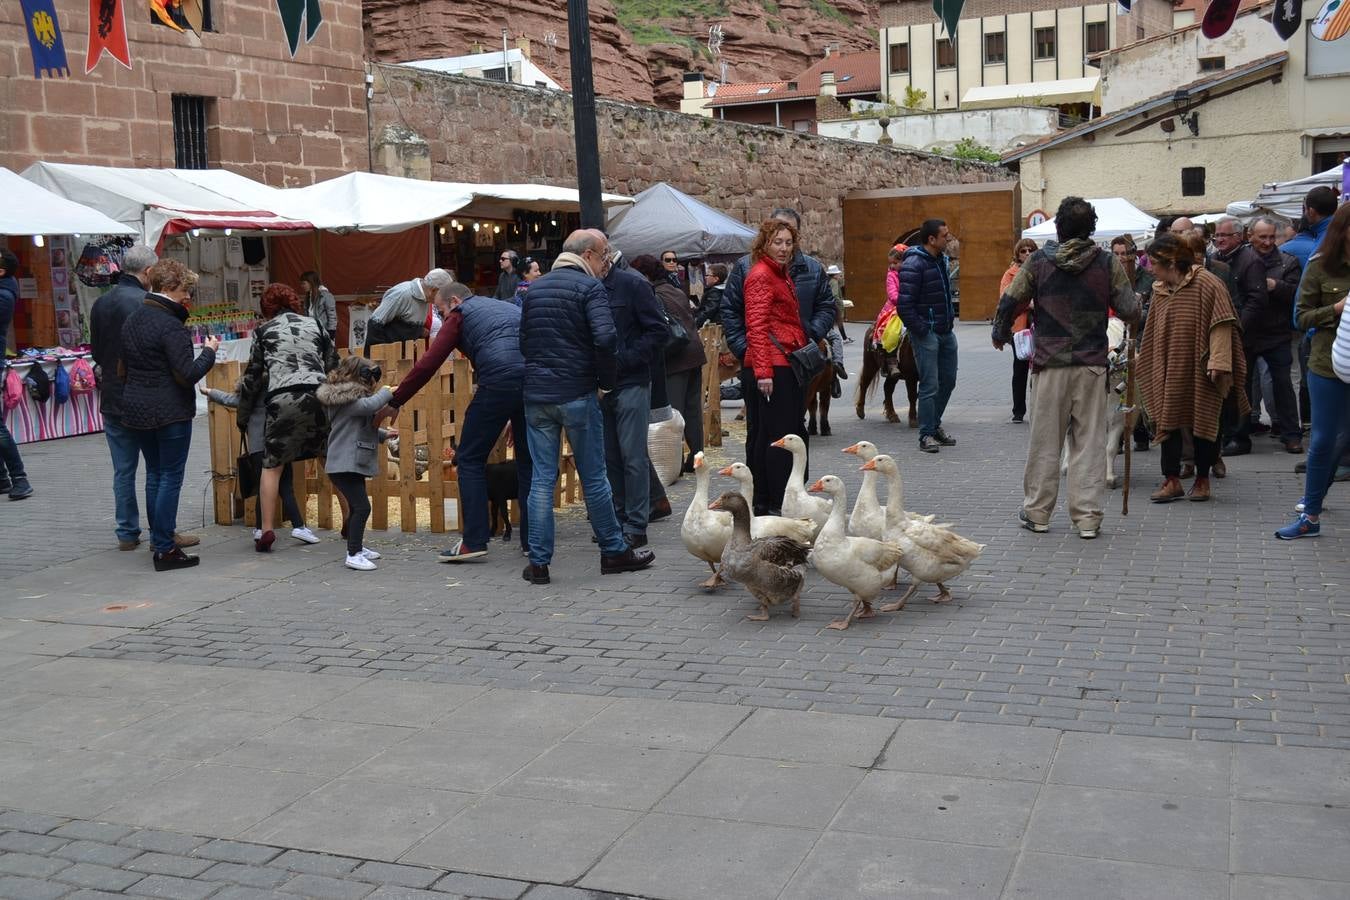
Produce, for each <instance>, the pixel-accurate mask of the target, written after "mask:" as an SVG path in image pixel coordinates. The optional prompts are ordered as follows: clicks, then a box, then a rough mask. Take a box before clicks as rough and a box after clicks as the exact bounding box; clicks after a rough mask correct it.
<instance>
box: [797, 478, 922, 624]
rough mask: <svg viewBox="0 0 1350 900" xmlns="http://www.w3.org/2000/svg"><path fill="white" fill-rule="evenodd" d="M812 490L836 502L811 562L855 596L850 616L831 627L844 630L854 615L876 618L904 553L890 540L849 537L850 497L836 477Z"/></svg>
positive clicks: (898, 545)
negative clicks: (883, 593) (879, 601)
mask: <svg viewBox="0 0 1350 900" xmlns="http://www.w3.org/2000/svg"><path fill="white" fill-rule="evenodd" d="M811 490H812V491H813V492H823V493H826V494H829V495H830V499H831V500H832V501H833V503H832V505H831V509H830V517H829V519H828V520H827V521H826V523H825V527H824V528H822V529H821V530H820V534H818V535H816V545H815V547H814V548H813V549H812V550H811V561H812V562H813V563H814V564H815V567H816V571H817V572H819V573H820V574H821V575H822V576H824V577H825V578H826V579H827V580H828V581H832V582H834V583H835V584H837V585H839V586H840V587H842V588H845V589H847V590H848V592H849V593H851V594H852V595H853V606H852V607H851V608H850V609H849V613H848V615H847V616H845V617H844V618H843V619H841V620H839V621H836V622H831V623H830V625H829V627H830V628H837V629H839V630H843V629H845V628H847V627H848V625H849V622H851V621H852V620H853V618H854V616H857V617H858V618H860V619H867V618H871V617H872V616H873V615H875V613H874V612H873V611H872V601H873V600H875V599H876V598H877V597H879V596H881V591H882V589H883V588H884V587H885V586H886V585H887V584H888V583H889V582H890V579H891V572H892V570H893V569H894V568H895V566H896V563H898V562H899V561H900V556H901V554H902V553H903V552H904V551H903V548H902V547H901V546H900V544H898V543H894V542H891V541H878V540H873V539H872V538H867V537H850V536H849V534H848V532H847V529H846V527H845V524H844V523H845V514H844V510H845V508H846V507H847V505H848V495H847V492H846V491H845V489H844V482H842V481H840V480H839V479H838V478H837V477H835V476H834V475H826V476H825V477H824V478H822V479H820V480H819V481H817V482H816V483H815V484H813V485H811Z"/></svg>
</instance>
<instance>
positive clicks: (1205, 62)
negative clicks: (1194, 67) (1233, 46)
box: [1200, 56, 1228, 72]
mask: <svg viewBox="0 0 1350 900" xmlns="http://www.w3.org/2000/svg"><path fill="white" fill-rule="evenodd" d="M1226 68H1228V66H1226V65H1224V58H1223V57H1222V56H1202V57H1200V71H1201V72H1222V71H1223V70H1224V69H1226Z"/></svg>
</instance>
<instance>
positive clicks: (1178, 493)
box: [1148, 478, 1186, 503]
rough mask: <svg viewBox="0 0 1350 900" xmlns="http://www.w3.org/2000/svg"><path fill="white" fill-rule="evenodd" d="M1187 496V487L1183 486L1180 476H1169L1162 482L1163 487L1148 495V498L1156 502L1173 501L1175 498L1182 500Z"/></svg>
mask: <svg viewBox="0 0 1350 900" xmlns="http://www.w3.org/2000/svg"><path fill="white" fill-rule="evenodd" d="M1184 496H1186V489H1185V488H1184V487H1182V486H1181V479H1180V478H1168V479H1167V480H1166V481H1164V482H1163V483H1162V487H1160V488H1158V489H1157V490H1156V491H1154V492H1153V493H1151V494H1149V495H1148V499H1150V500H1152V501H1153V502H1154V503H1171V502H1172V501H1173V500H1180V499H1181V498H1182V497H1184Z"/></svg>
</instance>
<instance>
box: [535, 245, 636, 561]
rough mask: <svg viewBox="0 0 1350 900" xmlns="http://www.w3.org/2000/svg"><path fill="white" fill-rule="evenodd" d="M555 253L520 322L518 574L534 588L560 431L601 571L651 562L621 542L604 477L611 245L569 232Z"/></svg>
mask: <svg viewBox="0 0 1350 900" xmlns="http://www.w3.org/2000/svg"><path fill="white" fill-rule="evenodd" d="M562 249H563V252H562V253H561V254H559V255H558V258H557V259H556V260H554V262H553V268H552V270H551V271H550V272H549V273H548V274H547V275H544V276H543V277H541V278H538V279H536V280H535V281H534V283H532V284H531V285H530V290H529V293H527V294H526V295H525V299H524V302H523V304H522V306H521V314H520V353H521V356H522V357H524V359H525V429H526V435H527V436H528V439H529V443H530V457H531V459H533V460H534V478H533V479H532V481H531V483H530V500H529V507H528V509H529V517H530V537H529V543H530V562H529V564H528V565H526V566H525V570H524V572H523V573H522V576H523V577H524V579H525V580H526V581H529V582H531V583H532V584H548V583H549V571H548V566H549V563H550V562H552V560H553V491H554V488H556V487H557V483H558V453H559V450H560V449H561V444H562V432H563V430H564V429H566V431H567V441H568V443H569V444H570V445H571V447H572V461H573V463H574V464H575V465H576V468H577V474H578V475H579V476H580V477H581V489H582V491H583V492H584V494H585V496H586V512H587V513H588V514H589V515H590V520H591V530H592V531H593V532H595V537H596V541H597V543H599V545H600V571H601V572H602V573H603V574H606V575H609V574H613V573H616V572H631V571H635V570H637V569H644V568H646V567H647V566H649V565H651V564H652V560H653V559H654V556H653V554H652V552H651V551H650V550H634V549H633V548H632V547H630V546H628V542H627V541H625V540H624V537H623V529H622V528H620V527H619V520H618V518H617V517H616V516H615V515H614V501H613V494H612V493H611V491H610V487H609V480H608V479H607V478H606V475H605V436H604V424H603V418H602V416H601V413H600V401H599V399H598V398H597V396H596V392H597V391H604V392H608V391H612V390H614V387H615V385H616V384H617V382H618V360H617V358H616V356H615V350H616V346H615V345H616V342H617V337H616V334H615V331H614V315H613V313H612V312H610V308H609V297H608V295H607V294H606V293H605V286H604V284H602V283H601V281H600V278H601V277H603V276H604V274H605V268H606V266H607V265H608V264H609V239H608V238H606V237H605V236H604V235H603V234H602V233H600V232H597V231H585V230H583V231H574V232H572V233H571V234H570V235H568V237H567V240H566V241H565V242H564V243H563V248H562Z"/></svg>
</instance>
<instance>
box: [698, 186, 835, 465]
mask: <svg viewBox="0 0 1350 900" xmlns="http://www.w3.org/2000/svg"><path fill="white" fill-rule="evenodd" d="M769 218H771V219H777V220H779V221H780V222H787V223H788V224H789V225H791V226H792V227H793V228H796V229H797V231H798V233H800V232H801V227H802V217H801V215H799V214H798V213H797V211H796V210H795V209H787V208H779V209H775V210H774V211H773V212H772V213H771V214H770V215H769ZM798 247H799V248H800V244H799V245H798ZM750 266H751V261H750V256H749V254H746V255H745V256H742V257H741V258H740V259H738V260H736V264H735V265H733V266H732V267H731V274H729V275H728V276H727V286H726V290H725V291H723V293H722V336H723V337H724V338H725V339H726V342H727V349H728V350H730V351H731V352H732V353H733V354H734V355H735V357H736V358H737V359H739V360H740V361H741V362H742V364H744V362H745V276H746V275H748V274H749V273H750ZM788 277H789V278H791V279H792V286H793V288H794V289H795V290H796V292H797V305H798V307H799V309H800V312H801V320H802V329H803V330H805V331H806V336H807V338H809V339H810V340H813V341H816V342H820V341H822V340H824V339H826V338H827V337H828V336H829V334H830V329H831V328H833V327H834V318H835V314H836V307H835V303H834V292H833V291H831V290H830V277H829V276H828V275H826V274H825V267H824V266H823V265H821V264H820V261H819V260H817V259H816V258H815V257H812V256H807V255H806V254H805V253H803V252H802V251H801V250H800V249H797V250H796V251H794V252H793V254H792V261H791V262H790V263H788ZM823 349H824V348H823V347H822V350H823ZM758 391H759V386H758V385H757V384H756V379H755V373H754V372H753V371H752V370H750V369H748V368H744V367H742V369H741V396H742V397H749V396H751V395H753V394H755V393H758ZM758 427H759V421H758V419H757V418H756V417H755V416H753V415H749V414H747V415H746V418H745V446H746V447H754V446H757V445H758V444H759V443H760V442H759V440H758V435H757V433H756V431H757V429H758Z"/></svg>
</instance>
